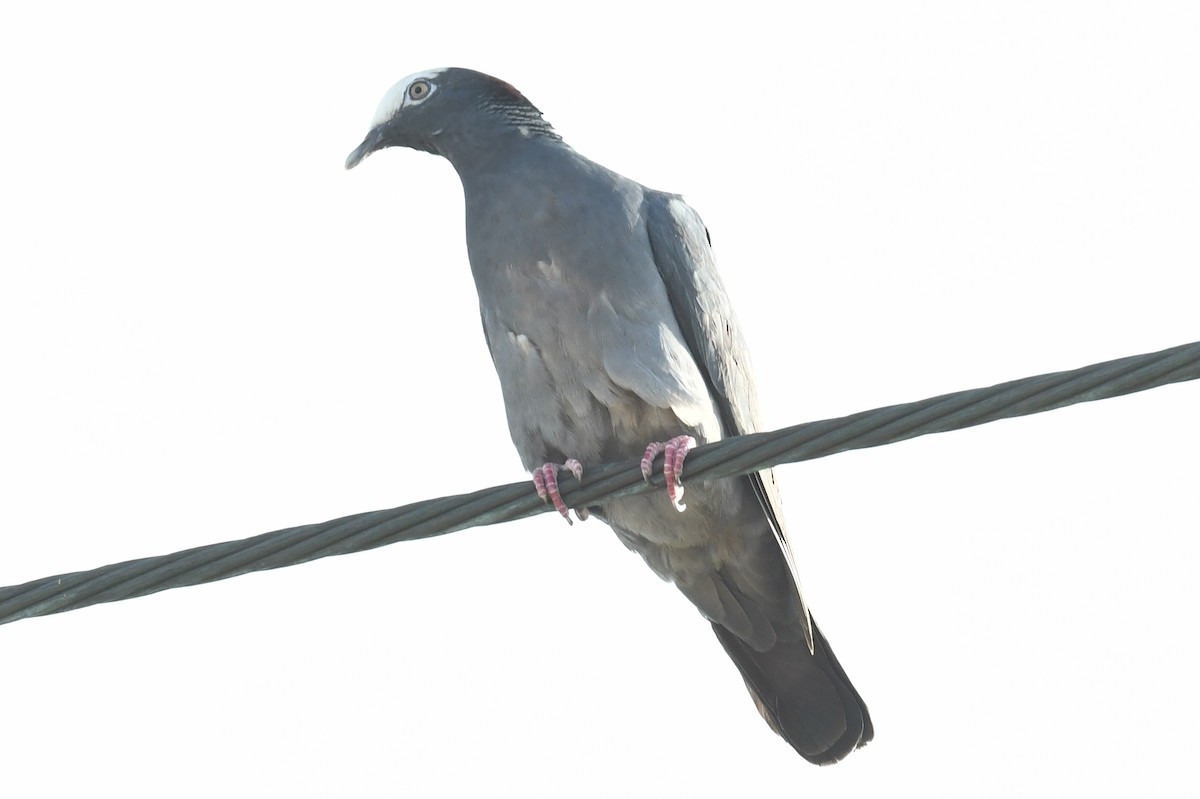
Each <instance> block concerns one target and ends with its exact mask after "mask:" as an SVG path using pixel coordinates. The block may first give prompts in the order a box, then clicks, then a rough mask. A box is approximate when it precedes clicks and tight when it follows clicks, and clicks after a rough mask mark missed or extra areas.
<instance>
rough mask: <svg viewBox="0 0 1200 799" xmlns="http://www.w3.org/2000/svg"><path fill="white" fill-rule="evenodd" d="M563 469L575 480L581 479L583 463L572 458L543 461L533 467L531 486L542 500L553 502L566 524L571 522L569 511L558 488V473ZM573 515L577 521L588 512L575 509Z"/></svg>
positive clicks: (586, 515) (583, 518) (585, 516)
mask: <svg viewBox="0 0 1200 799" xmlns="http://www.w3.org/2000/svg"><path fill="white" fill-rule="evenodd" d="M563 470H566V471H568V472H570V473H571V474H572V475H574V476H575V479H576V480H582V479H583V464H582V463H580V462H579V461H577V460H575V459H574V458H568V459H567V462H566V463H543V464H542V465H541V466H539V467H538V468H536V469H534V470H533V487H534V488H535V489H536V490H537V495H538V497H540V498H541V500H542V502H547V501H549V502H552V503H554V509H555V510H557V511H558V512H559V513H561V514H562V517H563V518H564V519H566V520H567V524H573V522H572V521H571V511H570V509H569V508H568V507H567V503H565V502H563V500H562V495H561V494H560V493H559V490H558V473H559V472H560V471H563ZM575 515H576V516H578V517H579V521H584V520H585V519H587V517H588V512H587V510H576V511H575Z"/></svg>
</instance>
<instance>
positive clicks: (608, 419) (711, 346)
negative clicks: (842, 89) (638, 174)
mask: <svg viewBox="0 0 1200 799" xmlns="http://www.w3.org/2000/svg"><path fill="white" fill-rule="evenodd" d="M386 147H408V148H412V149H415V150H422V151H425V152H429V153H433V154H436V155H440V156H442V157H444V158H446V159H447V160H448V161H449V162H450V163H451V164H452V165H453V166H454V169H455V170H456V171H457V172H458V175H459V178H460V179H461V181H462V186H463V191H464V195H465V208H466V235H467V250H468V256H469V260H470V265H471V272H472V274H473V276H474V279H475V286H476V290H477V292H478V295H479V310H480V315H481V318H482V322H483V332H484V336H485V338H486V340H487V345H488V348H489V350H490V352H491V356H492V361H493V363H494V364H495V367H496V373H497V375H498V376H499V379H500V387H501V391H502V393H503V397H504V404H505V408H506V411H507V417H508V425H509V431H510V433H511V435H512V439H513V443H514V444H515V445H516V448H517V451H518V453H519V454H520V457H521V460H522V462H523V463H524V465H525V467H526V468H527V469H529V470H530V471H531V472H532V473H533V479H534V485H535V488H536V490H537V491H538V493H539V494H540V495H542V497H543V499H546V500H548V501H552V502H553V503H554V505H555V507H556V508H557V509H558V510H559V512H560V513H562V514H563V515H564V516H567V518H568V521H570V517H569V515H568V514H569V510H568V508H567V506H566V505H565V504H564V503H563V500H562V498H561V496H560V492H559V481H560V476H563V475H565V474H572V475H574V477H576V478H578V477H579V476H580V475H581V473H582V469H583V465H584V464H586V463H594V464H600V463H609V462H614V461H621V460H627V459H629V458H631V457H636V456H638V455H641V456H642V466H643V473H645V474H647V475H648V474H649V473H650V469H651V468H652V463H653V462H654V461H655V459H656V458H657V456H658V455H659V454H660V453H661V454H663V456H664V472H665V477H666V482H667V488H668V492H667V493H668V496H667V497H663V496H662V495H661V494H660V493H658V492H652V493H649V494H642V495H639V496H634V497H625V498H620V499H611V500H605V501H603V502H600V503H599V504H597V505H596V506H594V507H589V508H579V509H576V514H577V515H578V516H579V517H580V518H586V517H587V516H588V515H589V514H590V515H594V516H595V517H597V518H599V519H601V520H602V521H603V522H605V523H606V524H607V525H608V526H609V527H611V528H612V529H613V530H614V531H615V532H616V534H617V536H618V537H619V538H620V540H621V541H622V542H623V543H624V544H625V545H626V546H628V547H629V548H630V549H632V550H633V551H635V552H637V553H638V554H640V555H641V556H642V558H644V559H645V561H646V563H647V564H648V565H649V566H650V568H651V569H652V570H653V571H654V572H656V573H657V574H658V575H659V576H660V577H662V578H663V579H665V580H669V581H671V582H673V583H674V584H675V585H676V586H677V587H678V588H679V590H680V591H681V592H682V593H683V594H684V596H685V597H686V598H687V599H689V600H690V601H691V602H692V603H693V604H694V605H695V606H696V608H697V609H698V610H699V611H700V613H701V614H702V615H703V616H704V618H706V619H707V620H708V621H709V622H710V623H711V624H712V628H713V630H714V632H715V633H716V635H717V639H718V640H719V641H720V642H721V646H722V647H723V648H724V649H725V651H726V653H728V655H729V657H730V658H731V659H732V660H733V662H734V663H735V664H736V665H737V668H738V670H739V671H740V672H741V674H742V677H743V678H744V680H745V683H746V687H747V688H748V689H749V691H750V695H751V697H752V698H753V700H754V703H755V705H756V706H757V708H758V710H759V712H760V713H761V714H762V716H763V718H764V719H765V720H766V721H767V724H768V725H770V727H771V729H772V730H774V731H775V732H776V733H778V734H779V735H780V736H781V737H782V738H783V739H784V740H785V741H786V742H787V743H788V744H790V745H791V746H792V748H794V749H795V750H796V751H797V752H798V753H799V754H800V755H801V756H802V757H803V758H805V759H806V760H808V761H810V762H812V763H816V764H820V765H825V764H829V763H835V762H837V761H839V760H841V759H842V758H844V757H845V756H846V755H848V754H849V753H850V752H852V751H854V750H855V749H856V748H858V747H860V746H862V745H863V744H865V743H867V742H868V741H870V740H871V738H872V737H873V735H874V729H873V727H872V724H871V718H870V715H869V714H868V712H867V707H866V705H865V704H864V702H863V700H862V698H861V697H860V696H859V695H858V692H857V691H856V690H855V688H854V686H853V685H852V684H851V682H850V679H849V678H848V677H847V676H846V672H845V671H844V670H843V668H842V666H841V664H840V663H838V660H837V658H836V657H834V654H833V651H832V649H830V646H829V643H828V642H827V641H826V640H825V637H824V635H822V633H821V630H820V628H818V627H817V625H816V622H815V621H813V619H812V616H811V615H810V614H809V611H808V607H807V605H806V604H805V602H804V599H803V598H802V596H801V593H800V588H799V580H798V578H797V572H796V565H795V560H794V558H793V555H792V550H791V547H790V545H789V543H788V538H787V532H786V528H785V526H784V519H783V514H782V510H781V507H780V496H779V490H778V488H777V485H776V482H775V477H774V474H773V472H772V471H771V470H769V469H768V470H764V471H761V472H758V473H756V474H752V475H749V476H742V477H731V478H722V479H716V480H709V481H699V482H697V483H695V484H693V485H691V486H689V487H690V489H691V490H690V491H689V492H688V494H687V498H688V501H687V503H686V504H685V503H683V502H682V499H683V487H682V476H683V464H684V461H685V459H686V457H687V453H688V451H689V450H690V449H691V448H692V447H694V446H696V445H697V443H706V442H711V441H717V440H719V439H721V438H723V437H727V436H733V435H740V434H745V433H752V432H755V431H757V430H758V429H759V416H758V410H757V399H756V393H755V387H754V379H753V375H752V373H751V367H750V362H749V358H748V354H747V351H746V345H745V343H744V341H743V339H742V335H741V333H740V331H739V328H738V324H737V321H736V319H735V317H734V313H733V309H732V308H731V307H730V303H729V299H728V297H727V296H726V292H725V289H724V287H723V284H722V282H721V278H720V277H719V275H718V273H717V269H716V264H715V261H714V258H713V253H712V249H711V242H710V239H709V236H708V231H707V229H706V228H705V226H704V223H703V222H702V221H701V220H700V217H699V216H698V215H697V213H696V212H695V211H694V210H692V208H691V207H690V206H688V205H687V204H686V203H685V202H684V201H683V199H682V198H681V197H680V196H678V195H675V194H668V193H665V192H661V191H655V190H652V189H649V188H646V187H645V186H642V185H641V184H639V183H636V182H635V181H633V180H630V179H628V178H625V177H623V176H621V175H618V174H616V173H615V172H612V171H611V170H609V169H606V168H605V167H603V166H600V165H599V164H597V163H595V162H593V161H591V160H589V159H587V158H585V157H583V156H582V155H580V154H579V153H577V152H576V151H575V150H574V149H572V148H571V147H570V146H569V145H567V144H566V143H565V142H564V141H563V139H562V137H561V136H560V135H559V134H558V133H557V132H556V131H555V129H554V128H553V127H552V126H551V125H550V123H549V122H547V121H546V119H545V118H544V117H543V115H542V113H541V112H540V111H539V110H538V109H537V108H536V107H535V106H534V105H533V104H532V103H531V102H530V101H529V100H527V99H526V98H525V97H524V95H522V94H521V93H520V92H519V91H517V89H515V88H514V87H513V86H511V85H510V84H508V83H506V82H504V81H502V80H499V79H497V78H493V77H491V76H489V75H485V74H483V73H481V72H476V71H474V70H469V69H463V68H443V69H434V70H429V71H425V72H419V73H416V74H414V75H410V76H408V77H406V78H404V79H403V80H401V81H400V82H398V83H396V84H395V85H394V86H393V87H392V88H391V89H390V90H389V91H388V92H387V93H386V94H385V96H384V97H383V100H382V101H381V102H380V104H379V108H378V110H377V111H376V113H375V117H374V119H373V120H372V122H371V126H370V130H369V132H368V133H367V135H366V138H365V139H364V140H363V142H362V144H360V145H359V146H358V147H357V148H356V149H355V150H354V152H352V153H351V154H350V156H349V157H348V158H347V159H346V168H347V169H351V168H353V167H355V166H357V165H358V164H359V163H360V162H361V161H362V160H363V159H364V158H366V157H367V156H368V155H370V154H371V153H373V152H375V151H377V150H380V149H383V148H386ZM685 508H686V510H685ZM681 511H682V512H681Z"/></svg>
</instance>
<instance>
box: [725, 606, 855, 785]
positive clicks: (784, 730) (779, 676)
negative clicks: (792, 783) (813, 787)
mask: <svg viewBox="0 0 1200 799" xmlns="http://www.w3.org/2000/svg"><path fill="white" fill-rule="evenodd" d="M713 630H715V631H716V633H717V638H718V639H719V640H720V641H721V645H722V646H724V647H725V651H726V652H727V653H729V656H730V657H731V658H732V659H733V662H734V663H736V664H737V667H738V669H739V670H740V671H741V672H742V676H743V677H744V678H745V680H746V687H747V688H749V689H750V695H751V697H753V699H754V704H755V705H756V706H757V707H758V710H759V712H760V713H761V714H762V716H763V718H764V719H766V721H767V724H769V725H770V726H771V729H773V730H775V732H777V733H778V734H779V735H780V736H781V737H782V738H783V739H784V740H785V741H787V742H788V743H789V744H790V745H791V746H792V748H793V749H795V750H796V751H797V752H798V753H799V754H800V756H801V757H803V758H804V759H805V760H807V761H809V762H810V763H816V764H817V765H821V766H825V765H829V764H831V763H836V762H838V761H839V760H841V759H842V758H844V757H845V756H846V755H848V754H850V753H851V752H853V751H854V750H855V749H857V748H858V747H860V746H862V745H864V744H866V743H867V742H868V741H870V740H871V739H872V738H873V737H874V736H875V728H874V726H873V725H872V724H871V716H870V714H869V713H868V712H867V706H866V703H864V702H863V700H862V697H860V696H859V695H858V692H857V691H856V690H854V686H853V684H851V682H850V678H849V677H847V676H846V672H845V670H844V669H843V668H842V665H841V664H840V663H838V660H837V658H836V657H834V654H833V650H832V649H830V647H829V642H827V641H826V640H825V636H824V635H822V634H821V631H820V629H819V628H818V627H817V625H816V623H815V622H814V623H813V640H814V644H815V647H814V648H815V653H814V654H809V651H808V646H807V645H806V644H805V642H804V641H803V640H802V639H801V640H797V641H790V642H780V643H777V644H776V645H775V646H774V647H773V648H772V649H770V650H768V651H766V652H759V651H757V650H755V649H753V648H751V647H750V646H749V645H748V644H747V643H746V642H745V641H743V640H742V639H740V638H738V637H737V636H736V635H734V634H733V633H731V632H730V631H729V630H727V629H725V628H724V627H722V626H720V625H718V624H714V625H713Z"/></svg>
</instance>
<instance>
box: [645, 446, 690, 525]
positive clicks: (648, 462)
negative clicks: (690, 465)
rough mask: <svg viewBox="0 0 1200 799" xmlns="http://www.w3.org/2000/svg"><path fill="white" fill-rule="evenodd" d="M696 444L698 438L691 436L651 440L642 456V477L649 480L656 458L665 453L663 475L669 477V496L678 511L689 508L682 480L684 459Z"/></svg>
mask: <svg viewBox="0 0 1200 799" xmlns="http://www.w3.org/2000/svg"><path fill="white" fill-rule="evenodd" d="M694 446H696V439H694V438H692V437H691V436H687V435H683V436H675V437H674V438H672V439H671V440H669V441H651V442H650V445H649V446H647V447H646V454H645V455H643V456H642V477H645V478H646V480H649V479H650V475H651V473H652V472H653V471H654V459H655V458H656V457H658V453H660V452H661V453H663V477H665V478H667V496H668V497H670V499H671V504H672V505H674V506H675V510H677V511H684V510H686V509H687V505H684V504H683V483H682V482H681V479H682V477H683V459H684V458H686V457H687V454H688V452H689V451H690V450H691V449H692V447H694Z"/></svg>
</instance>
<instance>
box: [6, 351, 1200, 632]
mask: <svg viewBox="0 0 1200 799" xmlns="http://www.w3.org/2000/svg"><path fill="white" fill-rule="evenodd" d="M1197 378H1200V342H1195V343H1192V344H1185V345H1182V346H1179V347H1173V348H1171V349H1167V350H1163V351H1161V352H1156V353H1150V354H1146V355H1134V356H1131V357H1128V358H1120V359H1118V360H1115V361H1106V362H1104V363H1099V364H1093V365H1091V366H1085V367H1083V368H1081V369H1075V370H1072V371H1067V372H1054V373H1051V374H1045V375H1038V376H1036V377H1027V378H1024V379H1021V380H1013V381H1011V382H1008V383H1000V384H998V385H995V386H991V387H990V388H980V389H973V390H969V391H959V392H955V393H953V394H944V395H942V396H939V397H933V398H930V399H926V400H921V401H919V402H909V403H904V404H902V405H892V406H888V407H885V408H877V409H875V410H870V411H863V412H861V413H856V414H852V415H850V416H844V417H841V418H838V419H826V420H823V421H818V422H808V423H805V424H799V425H795V426H793V427H786V428H783V429H781V430H776V431H773V432H767V433H755V434H752V435H746V436H738V437H735V438H728V439H725V440H723V441H718V442H714V443H712V444H706V445H704V446H702V447H699V448H698V449H696V450H694V451H693V452H692V453H691V454H690V455H689V456H688V462H687V476H688V479H689V480H691V481H699V480H705V479H713V478H717V477H727V476H731V475H735V474H745V473H748V472H754V471H758V470H760V469H765V468H767V467H770V466H775V465H778V464H781V463H794V462H797V461H802V460H811V459H814V458H821V457H824V456H826V455H832V454H834V453H837V452H845V451H847V450H851V449H862V448H865V447H877V446H881V445H884V444H891V443H894V442H897V441H903V440H906V439H909V438H915V437H917V436H923V435H928V434H930V433H942V432H947V431H950V430H960V429H962V428H965V427H972V426H975V425H980V424H986V423H987V422H993V421H996V420H997V419H1005V418H1011V417H1015V416H1025V415H1028V414H1033V413H1040V412H1042V411H1048V410H1053V409H1055V408H1061V407H1064V406H1067V405H1072V404H1075V403H1077V402H1091V401H1095V400H1100V399H1108V398H1110V397H1118V396H1121V395H1124V394H1130V393H1133V392H1136V391H1144V390H1146V389H1150V388H1156V387H1158V386H1162V385H1166V384H1169V383H1177V382H1182V381H1186V380H1195V379H1197ZM662 485H663V478H662V475H661V474H657V475H655V478H654V480H653V484H650V483H647V482H646V481H645V480H643V479H642V474H641V471H640V469H639V467H638V461H630V462H627V463H621V464H607V465H604V466H600V467H598V468H594V469H590V470H589V472H588V473H587V474H586V475H585V477H584V479H583V480H582V481H581V482H580V483H575V482H574V481H567V484H566V485H565V486H564V487H563V500H564V501H565V502H566V503H567V505H568V506H570V507H587V506H591V505H595V504H598V503H599V502H600V501H601V500H604V499H610V498H613V497H619V496H628V495H632V494H639V493H643V492H645V491H650V490H654V488H655V487H658V488H661V487H662ZM548 509H549V508H548V507H547V506H546V505H544V504H543V503H542V502H541V500H539V499H538V498H537V496H536V494H535V493H534V492H533V491H532V489H531V487H530V485H529V484H528V483H527V482H521V483H510V484H508V485H502V486H496V487H493V488H485V489H482V490H480V491H475V492H472V493H469V494H460V495H456V496H448V497H440V498H437V499H427V500H423V501H421V502H414V503H412V504H411V505H404V506H402V507H399V508H393V509H391V510H377V511H368V512H366V513H357V514H354V515H352V516H345V517H343V518H340V519H334V520H332V521H328V522H323V523H320V524H308V525H303V526H300V527H291V528H287V529H284V530H276V531H274V532H270V533H263V534H261V535H256V536H252V537H250V538H245V539H241V540H237V541H226V542H223V543H218V544H209V545H206V546H201V547H196V548H194V549H187V550H183V551H181V552H174V553H172V554H169V555H160V556H156V557H149V558H140V559H138V560H131V561H125V562H123V563H116V564H112V565H109V566H102V567H100V568H98V569H92V570H90V571H83V572H73V573H70V574H60V575H56V576H53V577H43V578H41V579H39V580H33V581H31V582H28V583H25V584H23V585H17V586H9V587H6V588H0V624H6V623H8V622H11V621H16V620H18V619H24V618H29V617H32V616H44V615H48V614H51V613H62V612H65V611H68V610H76V609H78V608H83V607H87V606H89V605H95V604H99V603H101V602H116V601H119V600H123V599H131V598H133V597H138V596H145V595H147V594H152V593H156V592H158V591H166V590H168V589H171V588H181V587H183V586H188V585H199V584H201V583H207V582H213V581H216V580H224V579H227V578H229V577H236V576H238V575H240V574H246V573H248V572H253V571H264V570H266V569H279V568H283V567H285V566H293V565H296V564H299V563H305V562H308V561H311V560H316V559H318V558H325V557H329V556H331V555H344V554H347V553H350V552H361V551H364V550H368V549H374V548H376V547H381V546H385V545H387V544H393V543H396V542H398V541H411V540H415V539H419V538H429V537H432V536H436V535H443V534H445V533H451V532H455V531H457V530H463V529H466V528H468V527H475V526H478V525H485V524H498V523H500V522H506V521H512V520H514V519H522V518H526V517H529V516H533V515H535V514H538V513H542V512H544V511H546V510H548Z"/></svg>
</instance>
